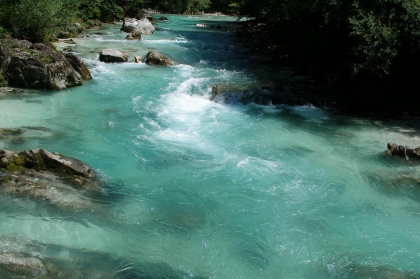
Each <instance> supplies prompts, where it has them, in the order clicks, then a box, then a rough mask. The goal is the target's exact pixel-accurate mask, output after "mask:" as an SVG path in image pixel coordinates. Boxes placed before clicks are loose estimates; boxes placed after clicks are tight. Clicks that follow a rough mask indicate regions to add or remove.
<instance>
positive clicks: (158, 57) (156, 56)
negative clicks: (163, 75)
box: [144, 50, 176, 66]
mask: <svg viewBox="0 0 420 279" xmlns="http://www.w3.org/2000/svg"><path fill="white" fill-rule="evenodd" d="M144 62H145V63H146V64H148V65H161V66H174V65H176V63H175V62H174V61H173V60H171V59H170V58H168V57H166V56H165V55H163V54H160V53H159V52H157V51H154V50H152V51H149V52H148V53H147V54H146V58H145V59H144Z"/></svg>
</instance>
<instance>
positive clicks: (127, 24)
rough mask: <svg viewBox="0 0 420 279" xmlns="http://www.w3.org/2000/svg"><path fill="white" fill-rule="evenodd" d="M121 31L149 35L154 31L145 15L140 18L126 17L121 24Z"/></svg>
mask: <svg viewBox="0 0 420 279" xmlns="http://www.w3.org/2000/svg"><path fill="white" fill-rule="evenodd" d="M121 31H124V32H127V33H132V34H140V35H141V34H145V35H150V34H153V32H155V27H154V26H153V24H152V23H151V22H150V21H149V19H147V18H146V17H144V18H141V19H135V18H129V17H126V18H124V19H123V26H122V27H121ZM133 36H134V35H133Z"/></svg>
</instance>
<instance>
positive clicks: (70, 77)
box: [0, 39, 90, 90]
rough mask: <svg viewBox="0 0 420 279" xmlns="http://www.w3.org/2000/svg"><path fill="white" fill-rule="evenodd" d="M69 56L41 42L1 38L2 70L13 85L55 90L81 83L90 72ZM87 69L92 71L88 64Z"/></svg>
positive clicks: (0, 56) (75, 58)
mask: <svg viewBox="0 0 420 279" xmlns="http://www.w3.org/2000/svg"><path fill="white" fill-rule="evenodd" d="M68 59H69V56H66V55H64V54H63V53H61V52H58V51H56V50H54V49H52V48H51V47H48V46H46V45H44V44H41V43H37V44H32V43H30V42H29V41H24V40H16V39H3V40H0V73H1V74H2V75H3V76H4V77H7V81H8V84H9V85H11V86H15V87H22V88H34V89H55V90H56V89H65V88H68V87H73V86H77V85H81V84H82V83H83V81H84V80H86V79H89V78H86V79H85V78H84V77H88V76H90V73H89V74H85V75H82V74H81V72H79V71H78V70H77V69H75V68H74V67H73V65H75V64H79V65H82V64H83V63H82V62H81V61H80V60H79V59H78V58H77V57H71V61H69V60H68ZM76 61H77V62H76ZM84 71H85V72H86V73H88V72H89V70H88V69H87V68H86V67H84Z"/></svg>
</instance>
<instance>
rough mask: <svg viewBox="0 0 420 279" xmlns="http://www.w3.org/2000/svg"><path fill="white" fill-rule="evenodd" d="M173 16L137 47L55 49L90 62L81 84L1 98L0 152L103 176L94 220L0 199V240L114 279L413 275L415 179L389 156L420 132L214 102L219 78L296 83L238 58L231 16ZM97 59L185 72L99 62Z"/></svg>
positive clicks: (419, 206)
mask: <svg viewBox="0 0 420 279" xmlns="http://www.w3.org/2000/svg"><path fill="white" fill-rule="evenodd" d="M167 17H168V18H169V21H164V22H160V23H159V24H158V26H159V27H161V28H162V30H159V31H156V32H155V33H154V34H153V35H144V36H143V39H142V40H141V41H127V40H125V36H126V34H124V33H121V32H120V31H119V29H120V27H121V25H119V24H110V25H106V26H105V27H104V28H102V29H100V30H94V31H90V33H91V34H90V36H88V37H86V38H76V39H74V40H75V41H76V43H77V45H67V44H65V43H60V44H58V47H59V48H63V47H65V46H72V47H73V49H74V51H75V53H76V54H77V55H78V56H79V57H80V58H82V60H83V61H84V62H85V63H86V64H87V65H88V67H89V69H90V71H91V73H92V76H93V78H94V79H93V80H92V81H89V82H86V83H85V84H84V85H83V86H80V87H76V88H71V89H68V90H63V91H57V92H29V93H22V94H19V95H16V94H9V95H3V96H0V128H26V130H25V133H24V135H23V138H20V139H19V140H9V141H8V140H4V139H3V140H0V148H4V149H10V150H26V149H33V148H39V147H40V148H44V149H47V150H50V151H54V152H59V153H61V154H64V155H66V156H71V157H75V158H78V159H80V160H82V161H83V162H85V163H87V164H89V165H90V166H91V167H93V168H94V169H95V170H96V172H97V173H98V174H99V176H100V178H101V179H102V181H104V186H103V189H102V193H101V194H100V195H98V196H96V197H92V198H91V202H92V203H94V204H97V205H98V206H100V207H101V208H103V210H102V213H101V214H92V213H91V212H84V211H80V212H79V211H76V212H72V211H66V210H60V209H57V208H54V206H52V205H49V204H46V203H43V202H41V201H35V200H31V199H24V198H18V197H13V198H11V197H9V196H6V195H4V196H2V195H0V237H3V238H5V239H20V241H23V240H25V241H29V242H33V243H38V244H39V243H42V244H43V245H47V246H45V247H54V249H52V248H51V249H44V250H43V251H44V252H43V253H46V254H45V255H42V256H44V257H48V256H51V255H54V257H56V258H60V259H62V260H64V261H69V262H71V261H73V260H75V258H76V257H78V253H82V254H83V255H88V254H89V253H91V254H95V255H97V254H100V255H108V257H105V256H103V257H102V258H96V260H95V261H93V264H92V266H91V267H90V268H91V269H92V270H95V269H96V268H98V266H103V265H108V266H109V268H110V273H109V274H108V276H109V278H291V279H293V278H308V279H309V278H311V279H312V278H314V279H317V278H402V276H406V278H420V275H419V274H420V185H419V184H420V183H419V181H420V169H419V167H418V165H416V164H415V163H413V162H406V161H404V160H400V159H396V158H390V157H388V156H386V155H385V154H384V151H385V150H386V144H387V142H396V143H398V144H402V145H409V146H420V133H419V131H420V130H419V126H418V122H407V121H405V122H404V121H396V120H376V119H369V118H356V117H354V118H353V117H348V116H346V117H345V116H340V115H335V114H332V113H330V112H328V111H324V110H322V109H319V108H316V107H313V106H311V105H307V106H297V107H288V106H260V105H255V104H248V105H244V104H241V103H239V102H235V101H231V102H228V103H226V102H213V101H210V96H211V86H212V85H213V84H215V83H234V84H238V85H240V86H243V87H249V88H251V87H252V86H254V85H255V84H267V83H268V82H269V81H270V80H271V79H273V78H281V77H282V76H287V75H288V74H289V73H288V72H287V71H285V70H281V69H274V68H271V69H270V68H268V67H266V66H263V64H262V63H258V61H257V62H255V61H254V60H252V59H253V58H252V57H250V56H246V55H245V54H244V50H243V49H242V48H241V46H240V45H239V44H238V43H237V42H235V41H234V39H233V38H232V33H230V32H227V30H229V28H230V26H234V25H235V23H232V22H231V21H234V20H235V19H234V18H229V17H217V16H214V17H212V16H207V17H204V16H200V17H198V16H197V17H193V16H171V15H168V16H167ZM197 23H203V24H206V25H208V26H210V25H212V24H214V25H221V26H222V28H221V29H217V28H199V27H196V26H195V24H197ZM105 48H116V49H120V50H124V51H126V52H128V53H129V54H130V59H131V60H130V61H132V59H133V56H134V55H140V56H144V55H145V54H146V53H147V52H148V51H149V50H150V49H156V50H158V51H159V52H161V53H163V54H165V55H167V56H169V57H171V58H173V59H174V60H176V61H177V62H179V65H177V66H173V67H159V66H148V65H145V64H136V63H133V62H130V63H123V64H105V63H102V62H99V60H98V57H99V54H98V53H99V51H100V50H102V49H105ZM338 94H339V92H338ZM28 247H32V246H30V245H29V246H28ZM28 249H30V248H28ZM57 251H59V252H57ZM48 253H50V254H51V255H48ZM109 259H112V260H109ZM115 263H118V264H115ZM84 268H86V267H84ZM127 270H128V271H130V270H131V271H132V272H128V273H127ZM139 270H143V271H141V272H140V271H139ZM142 272H143V273H142ZM166 272H167V273H166ZM146 273H147V274H148V275H145V274H146ZM77 276H79V275H77ZM77 276H76V273H75V278H79V277H77ZM398 276H400V277H398ZM83 278H84V277H83ZM100 278H102V277H100Z"/></svg>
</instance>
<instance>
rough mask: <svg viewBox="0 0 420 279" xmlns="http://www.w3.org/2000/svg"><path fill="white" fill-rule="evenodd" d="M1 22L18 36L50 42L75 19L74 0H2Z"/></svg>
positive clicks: (0, 2)
mask: <svg viewBox="0 0 420 279" xmlns="http://www.w3.org/2000/svg"><path fill="white" fill-rule="evenodd" d="M0 5H1V7H2V9H3V11H4V13H3V14H2V15H1V18H0V20H1V24H2V25H3V27H5V28H7V29H8V30H10V31H11V33H12V34H13V36H14V37H16V38H19V39H27V40H30V41H32V42H43V41H49V40H51V39H53V38H54V35H55V34H56V33H57V32H58V31H59V30H61V29H66V27H67V26H69V25H70V24H71V22H72V20H73V19H74V16H75V8H74V2H73V1H71V0H18V1H10V0H0Z"/></svg>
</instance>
